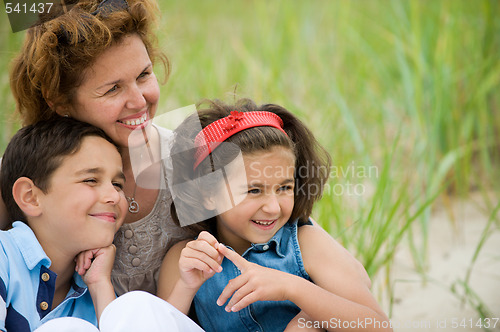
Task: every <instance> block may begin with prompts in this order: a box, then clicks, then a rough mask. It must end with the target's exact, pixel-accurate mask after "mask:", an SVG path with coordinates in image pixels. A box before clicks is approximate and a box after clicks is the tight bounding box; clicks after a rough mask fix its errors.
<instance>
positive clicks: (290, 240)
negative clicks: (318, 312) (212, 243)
mask: <svg viewBox="0 0 500 332" xmlns="http://www.w3.org/2000/svg"><path fill="white" fill-rule="evenodd" d="M309 224H311V223H310V222H309ZM297 227H298V226H297V221H293V222H292V221H290V222H288V223H287V224H285V225H284V226H283V227H281V229H280V230H279V231H278V232H277V233H276V234H275V235H274V236H273V237H272V238H271V240H269V242H267V243H262V244H252V246H251V247H250V248H248V249H247V250H246V251H245V253H244V254H243V257H244V258H245V259H246V260H248V261H249V262H252V263H256V264H259V265H261V266H265V267H269V268H273V269H276V270H280V271H284V272H287V273H290V274H293V275H296V276H299V277H302V278H304V279H306V280H309V281H311V278H310V277H309V275H308V274H307V272H306V270H305V269H304V264H303V262H302V254H301V252H300V247H299V242H298V239H297ZM222 268H223V270H222V272H221V273H216V274H215V275H214V276H213V277H212V278H210V279H208V280H207V281H205V283H204V284H203V285H202V286H201V287H200V289H199V290H198V292H197V293H196V295H195V298H194V307H195V310H196V315H197V316H198V320H199V323H200V324H201V326H202V327H203V329H204V330H205V331H208V332H210V331H217V332H220V331H249V332H256V331H283V330H284V329H285V328H286V326H287V325H288V323H289V322H290V321H291V320H292V319H293V318H294V317H295V316H296V315H297V314H298V313H299V312H300V308H299V307H297V306H296V305H295V304H294V303H293V302H290V301H257V302H254V303H252V304H251V305H249V306H247V307H246V308H244V309H242V310H240V311H238V312H226V311H225V310H224V308H225V305H222V306H218V305H217V303H216V301H217V299H218V298H219V296H220V294H221V293H222V290H223V289H224V287H226V285H227V283H228V282H229V280H231V279H234V278H236V277H237V276H239V275H240V274H241V272H240V271H239V269H238V268H237V267H236V266H235V265H234V264H233V263H232V262H231V261H230V260H228V259H227V258H224V260H223V261H222Z"/></svg>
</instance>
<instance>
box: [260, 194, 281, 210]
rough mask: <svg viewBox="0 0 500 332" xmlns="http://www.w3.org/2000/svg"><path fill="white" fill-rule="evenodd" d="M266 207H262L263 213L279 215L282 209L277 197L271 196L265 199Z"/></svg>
mask: <svg viewBox="0 0 500 332" xmlns="http://www.w3.org/2000/svg"><path fill="white" fill-rule="evenodd" d="M265 200H266V201H265V202H264V205H263V206H262V211H264V212H266V213H269V214H277V213H279V212H280V210H281V207H280V204H279V201H278V197H276V195H274V194H271V195H269V196H267V197H266V198H265Z"/></svg>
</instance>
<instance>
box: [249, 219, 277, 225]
mask: <svg viewBox="0 0 500 332" xmlns="http://www.w3.org/2000/svg"><path fill="white" fill-rule="evenodd" d="M252 221H253V222H254V223H256V224H259V225H264V226H269V225H271V224H272V223H273V222H274V220H271V221H260V220H252Z"/></svg>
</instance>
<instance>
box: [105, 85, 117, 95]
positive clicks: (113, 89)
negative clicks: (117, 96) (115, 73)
mask: <svg viewBox="0 0 500 332" xmlns="http://www.w3.org/2000/svg"><path fill="white" fill-rule="evenodd" d="M117 89H118V85H116V84H115V85H113V87H112V88H111V89H109V90H108V91H106V93H105V94H104V95H107V94H110V93H113V92H115V91H116V90H117Z"/></svg>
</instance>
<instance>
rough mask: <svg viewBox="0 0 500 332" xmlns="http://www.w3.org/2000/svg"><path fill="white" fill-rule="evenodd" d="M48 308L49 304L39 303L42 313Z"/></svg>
mask: <svg viewBox="0 0 500 332" xmlns="http://www.w3.org/2000/svg"><path fill="white" fill-rule="evenodd" d="M48 308H49V304H48V303H47V302H45V301H43V302H40V309H42V310H43V311H45V310H47V309H48Z"/></svg>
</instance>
